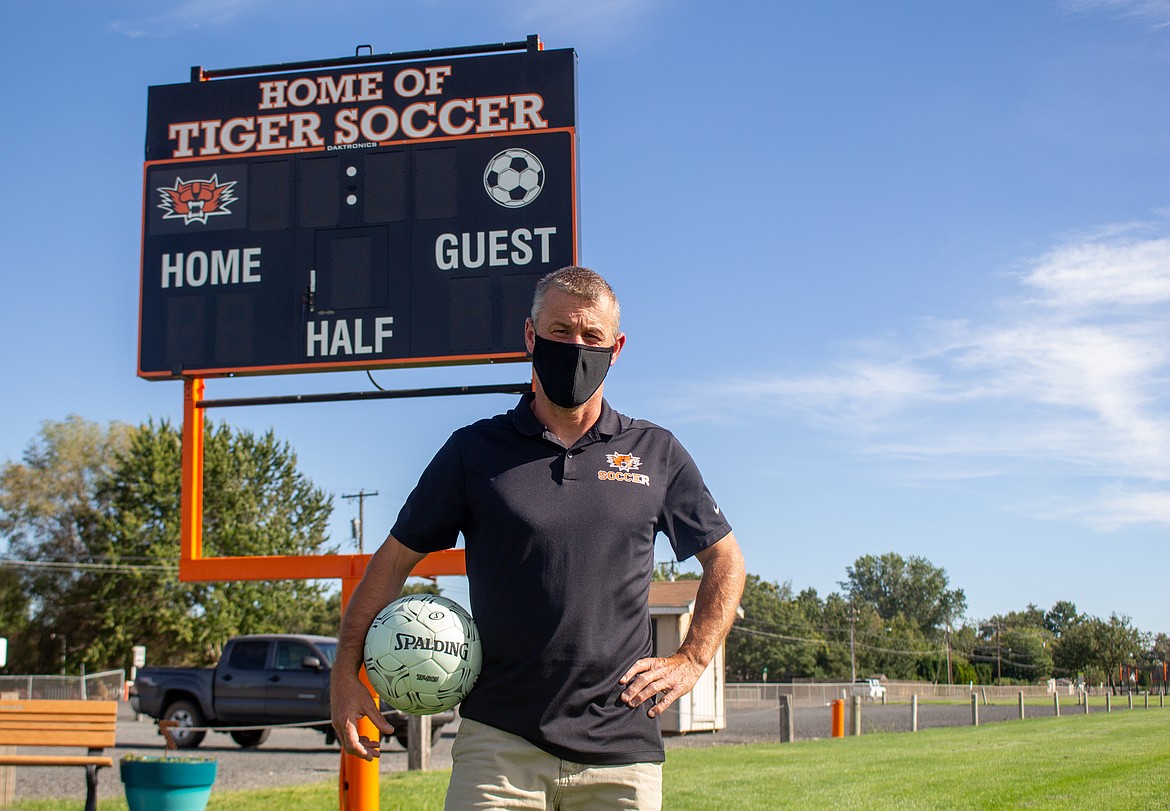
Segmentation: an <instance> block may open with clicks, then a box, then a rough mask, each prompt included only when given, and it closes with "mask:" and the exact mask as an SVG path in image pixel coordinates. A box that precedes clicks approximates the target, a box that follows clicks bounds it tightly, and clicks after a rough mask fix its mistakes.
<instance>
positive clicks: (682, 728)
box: [650, 580, 727, 735]
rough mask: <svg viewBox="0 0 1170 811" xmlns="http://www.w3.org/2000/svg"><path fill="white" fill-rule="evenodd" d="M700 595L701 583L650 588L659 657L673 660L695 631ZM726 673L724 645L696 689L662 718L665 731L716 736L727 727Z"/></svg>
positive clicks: (681, 582)
mask: <svg viewBox="0 0 1170 811" xmlns="http://www.w3.org/2000/svg"><path fill="white" fill-rule="evenodd" d="M698 593H699V581H698V580H674V581H655V582H653V583H651V584H650V621H651V623H652V624H653V633H654V655H655V656H670V655H671V654H672V653H674V652H675V651H677V650H678V646H679V645H681V644H682V641H683V639H684V638H686V635H687V630H688V629H689V628H690V627H691V618H692V617H693V616H694V614H695V598H696V597H697V596H698ZM724 671H725V668H724V646H723V645H720V646H719V650H718V651H716V653H715V656H714V658H713V659H712V660H711V663H710V664H709V665H708V666H707V669H706V670H705V671H703V675H702V676H700V677H699V681H698V682H696V684H695V687H694V689H693V690H691V692H690V693H688V694H687V695H685V696H683V697H682V698H680V699H679V700H678V701H676V702H675V703H674V704H672V705H671V706H670V708H669V709H667V710H666V712H664V713H663V714H662V718H661V720H662V731H663V732H664V733H667V734H675V735H680V734H684V733H687V732H715V731H716V730H720V729H723V728H724V727H726V726H727V715H726V712H725V710H724V706H723V687H724V684H725V683H726V682H725V672H724Z"/></svg>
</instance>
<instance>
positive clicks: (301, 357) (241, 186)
mask: <svg viewBox="0 0 1170 811" xmlns="http://www.w3.org/2000/svg"><path fill="white" fill-rule="evenodd" d="M575 90H576V56H575V54H574V53H573V52H572V51H571V50H561V51H535V50H534V51H529V52H526V53H514V54H501V55H492V56H480V57H468V58H460V59H450V60H445V61H444V60H428V61H420V62H408V63H396V64H383V65H374V66H367V65H363V66H361V67H353V68H349V69H332V70H327V71H316V72H302V73H290V74H278V75H264V76H255V77H249V78H242V79H230V80H214V81H203V82H192V83H189V84H183V85H165V86H160V87H152V88H150V95H149V104H148V116H147V118H148V129H147V148H146V155H147V160H146V163H145V169H144V194H143V245H142V266H141V304H140V322H139V323H140V331H139V364H138V369H139V371H138V373H139V375H140V376H142V377H144V378H149V379H174V378H180V377H211V376H220V375H229V374H264V373H288V372H302V371H320V370H328V369H352V368H380V367H386V366H396V365H402V366H406V365H415V366H419V365H438V364H453V363H475V362H487V361H501V360H520V359H523V358H524V344H523V331H522V325H523V322H524V317H525V315H526V313H527V308H528V305H529V303H530V301H531V295H532V289H533V287H534V285H535V283H536V280H537V279H538V278H539V277H540V276H541V275H543V274H544V273H547V272H548V271H550V270H553V269H555V268H558V267H563V266H564V265H568V264H573V263H575V262H576V259H577V244H578V234H577V231H578V215H577V195H576V189H577V171H576V164H577V160H576V138H577V136H576V102H575Z"/></svg>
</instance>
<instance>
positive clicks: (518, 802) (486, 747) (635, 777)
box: [445, 718, 662, 811]
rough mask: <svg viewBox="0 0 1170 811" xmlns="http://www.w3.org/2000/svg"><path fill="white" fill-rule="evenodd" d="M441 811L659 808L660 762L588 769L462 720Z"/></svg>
mask: <svg viewBox="0 0 1170 811" xmlns="http://www.w3.org/2000/svg"><path fill="white" fill-rule="evenodd" d="M451 756H452V759H453V761H454V765H453V766H452V769H451V785H450V786H449V787H448V788H447V804H446V806H445V808H446V811H464V809H469V808H479V809H513V808H526V809H540V811H575V810H576V809H580V811H604V810H605V809H609V808H632V809H638V810H639V811H659V809H661V808H662V764H661V763H632V764H629V765H620V766H589V765H586V764H582V763H572V762H570V761H567V760H561V759H560V758H558V757H555V756H554V755H550V754H549V753H548V752H545V751H544V750H543V749H540V748H539V747H536V746H533V745H532V744H530V743H529V742H528V741H526V740H524V739H523V738H521V737H518V736H516V735H512V734H510V733H507V732H502V731H501V730H498V729H496V728H495V727H490V726H488V725H487V724H481V723H479V722H477V721H471V720H469V719H466V718H464V719H463V721H462V722H461V723H460V725H459V734H458V735H457V736H456V738H455V744H454V745H453V747H452V749H451Z"/></svg>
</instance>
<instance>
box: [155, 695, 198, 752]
mask: <svg viewBox="0 0 1170 811" xmlns="http://www.w3.org/2000/svg"><path fill="white" fill-rule="evenodd" d="M163 720H164V721H173V722H175V724H176V726H174V727H172V728H171V737H172V738H174V739H175V746H177V747H179V748H180V749H194V748H195V747H196V746H198V745H199V744H201V743H203V739H204V738H205V737H206V736H207V730H205V729H195V727H203V726H206V725H207V721H206V720H205V719H204V718H203V713H202V712H200V710H199V707H198V706H196V705H195V704H194V703H192V702H190V701H176V702H175V703H173V704H171V705H170V706H169V707H167V710H166V712H164V713H163Z"/></svg>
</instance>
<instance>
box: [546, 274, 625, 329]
mask: <svg viewBox="0 0 1170 811" xmlns="http://www.w3.org/2000/svg"><path fill="white" fill-rule="evenodd" d="M552 287H555V288H557V289H558V290H562V291H564V292H566V293H568V294H569V295H571V296H576V297H577V298H579V299H584V300H585V301H588V302H590V303H592V304H596V303H598V302H600V301H602V300H603V299H609V300H610V301H612V302H613V334H614V337H615V338H616V337H617V334H618V332H620V331H621V323H622V308H621V305H620V304H619V303H618V298H617V294H615V293H614V292H613V288H612V287H610V286H609V282H607V281H606V280H605V279H603V278H601V274H599V273H597V272H596V271H594V270H590V269H589V268H584V267H579V266H578V265H569V266H568V267H563V268H561V269H560V270H554V271H552V272H551V273H547V274H545V275H544V276H543V277H542V278H541V280H540V281H539V282H537V283H536V291H535V292H534V293H533V294H532V323H533V324H535V323H536V319H537V316H538V315H539V314H540V308H541V305H542V304H544V296H545V294H546V293H547V292H548V291H549V288H552Z"/></svg>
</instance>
